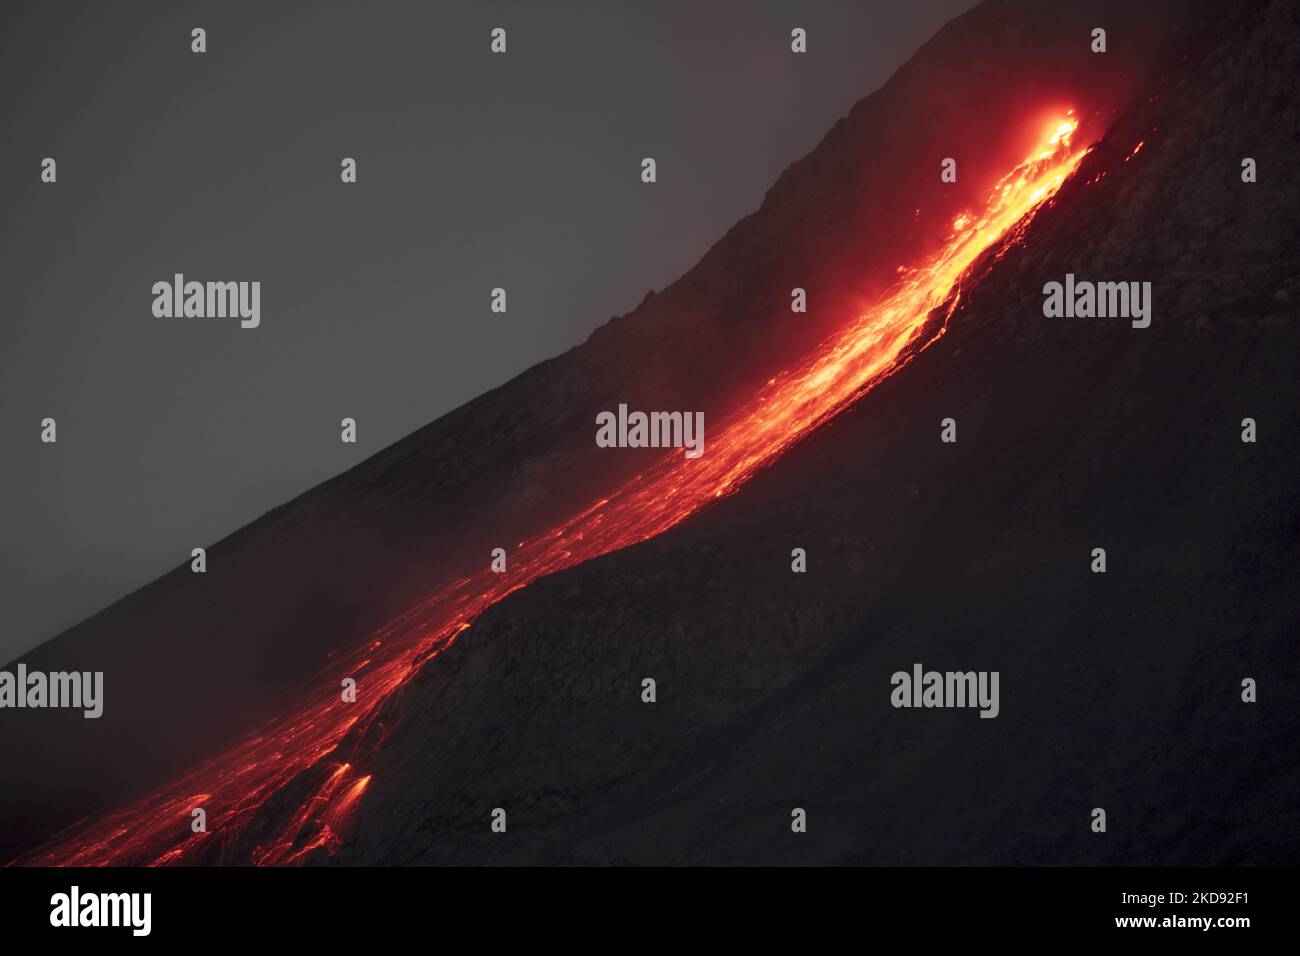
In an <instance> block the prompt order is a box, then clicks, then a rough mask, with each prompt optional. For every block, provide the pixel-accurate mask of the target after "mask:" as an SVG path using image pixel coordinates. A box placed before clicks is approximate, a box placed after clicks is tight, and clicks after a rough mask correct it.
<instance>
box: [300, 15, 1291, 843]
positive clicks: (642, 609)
mask: <svg viewBox="0 0 1300 956" xmlns="http://www.w3.org/2000/svg"><path fill="white" fill-rule="evenodd" d="M1298 41H1300V34H1298V33H1297V29H1296V20H1295V13H1294V8H1292V7H1290V6H1289V5H1287V4H1281V3H1278V4H1271V5H1265V6H1246V5H1242V6H1239V7H1237V8H1236V9H1235V10H1234V11H1232V15H1231V16H1230V17H1229V18H1228V20H1227V21H1225V23H1224V25H1223V31H1222V33H1220V34H1217V35H1216V36H1215V37H1214V38H1213V39H1212V40H1210V41H1209V46H1210V48H1209V49H1208V50H1206V51H1203V52H1204V56H1203V58H1201V56H1199V55H1196V54H1189V56H1188V59H1187V60H1185V61H1183V60H1181V59H1180V60H1179V62H1178V63H1177V64H1176V65H1174V66H1171V69H1170V71H1169V72H1168V73H1167V74H1165V75H1164V77H1163V78H1162V79H1161V80H1160V81H1159V83H1158V85H1157V88H1156V89H1153V90H1152V91H1151V92H1152V95H1151V97H1149V98H1142V99H1139V100H1138V101H1137V105H1135V106H1134V107H1133V108H1132V109H1130V110H1127V111H1125V112H1123V113H1122V114H1120V115H1118V116H1117V118H1116V120H1115V122H1114V125H1113V126H1112V127H1111V129H1110V130H1109V132H1108V134H1107V136H1106V138H1105V140H1104V141H1103V142H1102V143H1101V145H1100V146H1099V147H1098V149H1097V150H1096V151H1095V153H1094V155H1093V156H1092V157H1090V158H1089V159H1088V160H1086V161H1085V164H1084V166H1083V168H1082V169H1081V171H1080V174H1079V175H1078V176H1077V177H1076V178H1075V179H1074V180H1073V181H1072V182H1071V183H1068V184H1067V185H1066V187H1065V188H1064V189H1063V190H1062V192H1061V193H1060V194H1059V196H1058V201H1057V202H1055V203H1054V205H1053V206H1052V208H1050V209H1048V210H1046V211H1044V212H1043V213H1042V214H1041V215H1040V217H1039V218H1038V219H1037V220H1036V221H1035V223H1034V225H1033V227H1032V229H1031V230H1030V232H1029V234H1028V235H1027V236H1026V237H1025V241H1024V244H1023V246H1022V247H1020V248H1018V249H1015V250H1013V251H1012V252H1010V253H1009V254H1008V255H1007V256H1006V257H1005V258H1004V259H1003V260H1002V261H1001V262H1000V263H998V264H997V265H995V266H994V268H993V269H992V271H991V273H990V274H989V275H988V276H987V277H986V278H985V279H984V280H983V281H982V282H981V283H980V284H979V285H978V286H976V287H975V288H974V289H973V290H971V291H970V294H969V296H968V298H967V299H966V301H965V303H964V305H963V306H962V307H961V308H960V309H959V310H958V312H957V313H956V315H954V317H953V318H952V320H951V322H950V325H949V333H948V334H947V335H946V336H945V337H944V338H943V339H941V340H940V341H939V342H938V343H937V344H936V345H934V346H932V347H931V348H930V349H929V350H928V351H926V352H924V353H922V354H921V356H920V357H919V358H917V359H916V360H915V361H914V362H913V364H911V365H910V366H909V367H908V368H907V369H906V370H905V371H904V372H903V373H901V374H899V375H898V376H896V377H894V378H892V379H890V380H888V381H887V382H885V383H884V384H883V385H881V386H880V387H879V388H878V389H877V390H875V391H874V392H872V393H870V394H869V395H868V396H867V397H866V398H865V399H864V400H863V401H861V402H860V403H859V404H858V405H857V406H856V407H854V408H853V409H852V410H850V411H848V412H846V413H844V414H842V415H841V416H839V417H838V418H837V419H835V420H834V421H833V423H832V424H830V425H829V426H828V427H826V428H824V429H823V430H822V431H820V432H819V433H818V434H817V435H815V436H814V437H813V438H812V439H811V440H809V441H807V442H805V443H804V444H802V445H801V446H799V447H798V448H796V449H794V450H793V451H791V452H790V453H789V454H788V455H787V456H786V457H785V458H783V459H782V460H781V461H780V462H779V463H778V464H777V465H775V466H774V467H773V468H772V469H771V470H770V471H768V472H766V473H765V474H763V475H761V476H760V477H758V478H756V479H755V480H754V481H753V482H751V483H750V484H749V485H747V486H746V487H745V488H744V489H743V490H742V491H741V492H739V493H738V494H737V495H735V496H734V497H731V498H729V499H727V500H725V501H723V502H721V503H719V504H718V505H717V506H715V507H714V508H712V509H710V510H708V511H706V512H704V513H703V514H701V515H700V516H699V517H698V518H696V519H694V520H692V521H690V522H688V523H687V524H686V525H684V526H682V527H680V528H678V529H676V530H674V531H672V532H669V533H668V534H665V535H663V536H661V537H659V538H656V539H654V540H651V541H649V542H647V543H645V544H642V545H639V546H637V547H634V548H631V549H628V550H625V551H622V552H619V553H616V554H613V555H610V556H608V557H605V558H602V559H599V560H596V561H593V562H590V563H588V564H585V565H582V566H580V567H578V568H575V569H573V570H570V571H566V572H563V573H561V574H558V575H554V576H552V577H550V578H546V579H543V580H542V581H539V582H537V583H536V584H534V585H532V586H531V587H529V588H527V589H526V590H524V591H521V592H518V593H516V594H514V595H512V596H510V597H509V598H507V599H506V600H505V601H503V602H501V603H500V604H498V605H496V606H495V607H493V608H491V609H490V610H488V611H487V612H486V613H485V614H483V616H482V617H481V618H479V620H478V621H477V622H476V623H475V625H474V626H473V627H472V628H471V629H470V630H469V631H468V632H466V633H465V634H464V635H463V636H462V638H461V639H460V641H459V642H458V643H457V644H456V645H455V646H453V647H452V648H451V649H450V650H448V651H446V652H445V653H444V654H442V655H441V656H440V657H438V658H436V659H435V661H434V662H433V663H432V664H431V665H430V666H428V667H427V668H425V670H424V671H423V672H422V673H421V675H420V676H419V677H418V678H417V680H416V682H415V683H414V685H413V686H412V687H411V688H410V691H409V693H408V694H407V695H406V696H405V698H404V701H403V709H402V710H401V715H400V719H399V720H397V721H396V723H395V726H394V728H393V730H392V733H391V735H390V736H389V738H388V739H387V740H386V742H385V745H384V747H383V749H382V750H381V752H380V754H379V757H378V759H377V761H376V764H375V766H374V767H373V768H372V770H373V783H372V785H371V788H370V791H369V792H368V794H367V797H366V800H365V801H364V803H363V804H362V806H361V808H360V810H359V813H358V819H357V821H356V827H355V837H354V839H353V840H352V841H351V842H349V843H348V844H347V845H345V846H344V847H343V849H342V850H341V851H340V852H339V853H338V854H337V855H336V857H335V859H336V860H337V861H341V862H346V863H370V862H465V861H472V862H497V863H500V862H510V863H535V862H561V863H568V862H586V863H591V862H600V863H608V862H615V863H619V862H638V863H644V862H656V863H684V862H691V863H736V862H740V863H755V862H764V863H792V862H864V863H946V864H952V863H956V864H969V863H1051V864H1065V863H1069V864H1103V863H1109V864H1115V863H1119V864H1143V863H1145V864H1191V865H1197V864H1211V863H1215V864H1219V863H1222V864H1240V863H1283V862H1295V861H1296V859H1297V850H1298V849H1300V826H1298V824H1300V816H1298V814H1300V811H1298V809H1297V808H1298V807H1300V767H1298V766H1297V761H1296V759H1295V758H1296V743H1295V742H1296V741H1297V740H1300V707H1297V703H1300V695H1298V694H1297V689H1296V688H1297V679H1300V665H1298V661H1300V655H1297V647H1296V637H1295V622H1296V620H1297V612H1298V611H1300V591H1298V590H1297V588H1296V587H1295V584H1294V575H1295V569H1296V567H1297V558H1298V557H1300V553H1298V552H1300V548H1298V545H1297V541H1298V540H1300V539H1298V537H1297V530H1300V529H1298V528H1297V503H1296V489H1297V487H1300V457H1298V456H1297V454H1296V450H1297V448H1298V447H1300V444H1298V440H1300V435H1298V434H1297V417H1296V409H1297V407H1298V406H1297V398H1300V394H1298V393H1300V387H1298V386H1297V383H1296V376H1295V356H1296V355H1297V346H1300V340H1298V336H1297V328H1296V323H1295V303H1296V297H1297V295H1298V294H1300V278H1298V273H1300V270H1297V256H1296V249H1297V248H1298V246H1297V243H1296V239H1297V237H1296V221H1297V219H1296V213H1297V209H1298V204H1297V202H1298V198H1300V196H1298V193H1297V185H1296V184H1297V182H1300V179H1298V178H1297V173H1298V172H1300V170H1298V169H1297V165H1298V164H1297V161H1296V158H1295V155H1294V141H1295V140H1294V132H1295V130H1296V128H1297V119H1298V118H1300V117H1298V115H1297V102H1296V97H1295V92H1294V88H1293V80H1294V76H1295V75H1296V68H1297V66H1298V65H1300V64H1298V63H1297V60H1298V58H1300V56H1298V53H1300V44H1298ZM1138 142H1143V143H1144V144H1145V145H1144V147H1143V148H1142V149H1141V150H1140V151H1139V152H1138V153H1137V154H1136V155H1134V156H1133V157H1132V158H1131V159H1128V160H1126V159H1125V157H1126V156H1127V155H1129V154H1130V152H1131V150H1132V149H1133V147H1134V146H1135V144H1136V143H1138ZM1246 155H1249V156H1252V157H1254V158H1255V159H1256V160H1257V161H1258V164H1259V168H1260V169H1261V170H1267V171H1268V172H1267V175H1266V176H1265V177H1264V179H1263V180H1262V181H1261V182H1260V183H1258V184H1254V185H1247V184H1243V183H1242V182H1241V180H1240V175H1239V171H1240V160H1241V157H1243V156H1246ZM1101 172H1105V173H1106V175H1105V177H1104V178H1102V179H1101V180H1100V181H1099V182H1090V180H1091V179H1092V178H1093V177H1095V176H1096V175H1098V174H1100V173H1101ZM1066 272H1075V273H1077V274H1078V275H1079V276H1080V277H1095V278H1101V277H1111V278H1130V279H1147V280H1150V281H1151V282H1152V283H1153V285H1154V319H1153V322H1152V324H1151V327H1150V328H1148V329H1145V330H1137V329H1133V328H1131V327H1130V325H1129V323H1128V322H1126V321H1122V320H1119V321H1117V320H1097V319H1074V320H1070V319H1059V320H1048V319H1045V318H1044V317H1043V315H1042V311H1041V305H1042V294H1041V289H1042V286H1043V284H1044V282H1045V281H1048V280H1050V279H1053V278H1055V279H1058V280H1059V279H1061V278H1062V277H1063V276H1064V274H1065V273H1066ZM949 416H951V417H953V418H955V419H956V421H957V423H958V426H957V427H958V436H959V440H958V442H957V443H956V444H955V445H945V444H941V443H940V441H939V422H940V420H941V419H942V418H945V417H949ZM1247 416H1249V417H1253V418H1255V419H1256V420H1257V422H1258V423H1259V427H1260V436H1261V437H1260V440H1259V442H1258V443H1257V444H1245V443H1243V442H1242V441H1241V440H1240V431H1241V420H1242V419H1243V418H1244V417H1247ZM793 547H803V548H806V549H807V552H808V561H809V567H808V572H807V573H806V574H803V575H798V574H792V573H791V571H790V552H791V549H792V548H793ZM1094 547H1105V548H1106V550H1107V554H1108V559H1109V568H1108V570H1107V572H1106V573H1105V574H1093V573H1091V572H1090V568H1089V565H1090V562H1091V549H1092V548H1094ZM916 662H920V663H922V664H924V665H925V666H926V667H928V668H936V669H940V670H946V669H960V670H966V669H974V670H997V671H999V672H1000V674H1001V714H1000V716H998V717H997V718H996V719H992V720H982V719H978V717H977V715H976V713H975V711H973V710H928V711H927V710H895V709H893V708H892V707H891V706H890V703H889V692H890V690H891V684H890V675H891V674H892V673H893V672H894V671H897V670H910V668H911V666H912V665H913V663H916ZM645 677H653V678H654V679H655V680H656V681H657V693H658V701H657V702H656V703H654V704H645V703H642V702H641V700H640V689H641V680H642V679H643V678H645ZM1244 677H1253V678H1254V679H1255V680H1257V681H1258V683H1259V688H1260V699H1259V702H1258V703H1257V704H1253V705H1249V704H1245V703H1243V702H1242V700H1241V698H1240V693H1241V680H1242V679H1243V678H1244ZM395 716H396V714H395ZM496 807H501V808H503V809H505V810H506V811H507V814H508V821H509V829H508V831H507V833H505V834H494V833H492V832H490V830H489V826H488V823H489V814H490V813H491V811H492V809H493V808H496ZM795 807H803V808H805V809H806V810H807V812H808V832H807V833H806V834H802V835H796V834H794V833H792V832H791V828H790V821H791V810H792V808H795ZM1095 807H1101V808H1104V809H1105V810H1106V811H1107V814H1108V829H1107V832H1106V833H1104V834H1097V833H1093V832H1091V830H1090V823H1091V820H1092V817H1091V812H1092V810H1093V808H1095ZM322 858H323V857H322Z"/></svg>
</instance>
